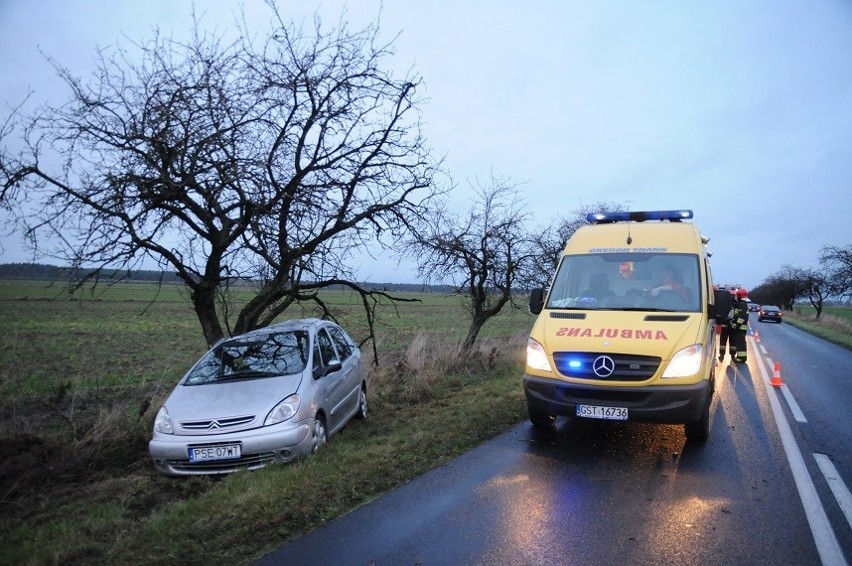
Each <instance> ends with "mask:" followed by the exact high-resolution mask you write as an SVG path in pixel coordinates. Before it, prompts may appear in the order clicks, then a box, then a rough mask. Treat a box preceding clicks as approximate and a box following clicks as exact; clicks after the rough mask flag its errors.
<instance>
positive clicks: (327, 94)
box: [0, 4, 438, 347]
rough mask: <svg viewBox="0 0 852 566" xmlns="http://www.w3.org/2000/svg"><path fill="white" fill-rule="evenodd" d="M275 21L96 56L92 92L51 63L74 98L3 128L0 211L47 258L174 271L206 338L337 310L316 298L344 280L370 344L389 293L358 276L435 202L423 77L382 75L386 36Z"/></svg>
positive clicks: (277, 17)
mask: <svg viewBox="0 0 852 566" xmlns="http://www.w3.org/2000/svg"><path fill="white" fill-rule="evenodd" d="M270 10H271V16H272V17H271V22H272V24H271V27H270V30H269V33H268V35H266V36H265V39H261V40H257V39H254V38H256V37H257V36H256V35H255V34H254V33H252V32H250V31H249V30H248V29H245V24H244V23H240V22H237V24H236V25H237V27H238V28H239V31H240V37H241V39H239V40H237V41H235V42H232V43H226V42H225V41H224V40H223V38H222V36H221V35H213V34H209V33H204V32H202V31H200V25H199V21H198V20H196V22H195V26H194V33H193V36H192V38H191V39H190V40H188V41H185V42H180V41H176V40H173V39H170V38H165V37H162V36H161V35H159V34H158V33H155V34H154V37H153V39H151V40H150V41H148V42H145V43H142V44H139V45H136V46H135V47H136V51H138V54H139V57H138V60H137V58H135V56H134V58H131V57H130V55H129V54H128V52H127V51H124V50H121V49H114V50H111V51H108V50H101V51H99V53H98V54H97V57H96V63H97V71H96V72H95V74H94V76H92V77H91V80H90V81H89V82H88V83H84V82H83V81H82V80H80V79H78V78H76V77H75V76H74V75H73V74H72V72H71V70H69V69H67V68H65V67H63V66H61V65H60V64H59V63H57V62H56V61H54V60H51V63H52V64H53V65H54V67H55V69H56V70H57V72H58V74H59V76H60V77H61V78H63V79H64V81H65V83H66V84H67V86H68V87H69V89H70V99H69V100H68V101H67V102H66V103H64V104H62V105H59V106H43V107H41V108H40V109H38V110H37V111H35V112H34V113H32V114H31V115H28V116H24V115H21V114H19V113H17V111H13V114H12V116H11V118H10V119H8V120H6V121H5V122H3V121H0V123H3V124H4V126H3V127H2V128H0V136H2V137H0V188H1V189H2V194H0V199H2V202H3V203H4V205H5V206H9V207H12V208H14V207H15V206H20V207H21V208H20V209H21V210H23V209H24V208H25V207H24V204H26V210H28V211H29V213H28V214H26V215H25V216H24V217H23V218H22V221H23V224H22V226H23V229H24V230H25V232H26V234H27V236H28V237H29V238H30V239H31V241H32V242H33V244H34V245H36V246H39V245H41V246H42V247H44V244H43V242H48V241H54V242H58V244H57V245H56V246H55V249H51V250H50V252H49V253H50V256H51V257H54V258H56V259H61V260H63V261H67V262H70V263H71V264H72V265H73V266H83V265H88V266H96V267H98V268H99V269H106V268H111V269H115V268H119V269H125V268H127V269H130V268H132V267H138V266H140V265H142V264H143V263H144V264H147V265H150V264H151V262H154V264H155V265H157V266H158V267H160V268H162V269H165V270H175V271H176V272H177V274H178V276H179V277H180V278H181V279H182V280H183V282H184V283H185V284H186V285H187V287H188V288H189V290H190V297H191V302H192V305H193V307H194V309H195V312H196V314H197V316H198V319H199V321H200V323H201V326H202V328H203V331H204V335H205V337H206V339H207V341H208V342H210V343H213V342H215V341H216V340H217V339H219V338H221V337H222V336H223V335H225V332H226V330H227V331H228V332H231V333H240V332H244V331H247V330H249V329H252V328H255V327H259V326H264V325H267V324H269V323H270V322H272V321H273V320H274V319H275V318H276V317H278V316H279V315H281V314H282V313H283V312H284V311H285V310H286V309H287V308H289V307H290V306H291V305H293V304H294V303H297V302H306V301H307V302H313V303H315V304H316V305H317V306H318V307H319V308H320V309H321V311H322V312H323V314H324V315H330V314H331V313H330V310H329V308H328V305H326V304H325V303H324V302H323V300H322V299H321V296H320V295H319V294H318V292H319V291H320V290H322V289H325V288H328V287H329V286H332V285H343V286H346V287H349V288H351V289H354V290H355V291H357V292H358V293H359V294H360V296H361V299H362V302H363V305H364V308H365V310H366V312H367V315H368V322H369V327H370V335H371V336H372V334H373V314H374V307H375V304H376V300H377V299H378V296H379V295H386V294H385V293H384V292H375V291H371V290H369V289H366V288H364V287H362V286H361V285H359V284H358V283H356V282H355V281H354V279H353V274H352V271H351V270H350V269H349V268H348V267H347V266H348V265H350V263H351V262H350V260H351V258H352V254H353V253H355V252H357V251H359V250H365V249H366V248H367V247H368V246H370V245H375V244H376V243H379V244H382V243H384V242H388V241H391V240H395V239H396V238H400V237H402V236H403V235H404V234H405V233H406V231H407V230H408V228H409V227H410V225H411V224H412V222H414V221H416V219H417V218H418V217H419V216H420V215H421V214H423V213H424V206H425V205H426V204H427V203H428V200H429V199H430V198H431V197H432V196H434V193H435V191H434V189H433V187H432V177H433V175H434V174H435V172H436V170H437V167H438V164H436V163H434V162H433V161H432V160H431V159H430V155H429V152H428V150H427V147H426V145H425V141H424V139H423V137H422V135H421V131H420V121H419V112H418V108H419V105H420V103H421V101H420V100H419V99H418V98H417V96H416V89H417V86H418V84H419V79H418V78H417V77H415V76H406V77H404V78H402V79H401V80H400V79H395V78H394V77H393V76H392V75H391V73H389V72H387V71H384V70H382V63H383V61H384V60H385V59H386V58H387V57H388V56H389V55H391V54H392V53H393V51H392V48H391V46H392V44H379V43H378V28H377V25H376V24H371V25H369V26H367V27H366V28H365V29H363V30H360V31H355V32H351V31H349V30H348V29H347V26H346V24H345V22H343V21H341V22H340V23H339V25H338V27H337V28H335V29H332V30H331V31H330V32H325V31H324V29H323V27H322V25H321V22H320V21H319V19H318V18H317V19H315V21H314V25H313V27H310V26H308V28H303V27H297V26H295V25H294V24H292V23H288V22H286V21H284V20H283V18H282V16H281V14H280V13H279V12H278V10H277V9H276V8H275V6H274V5H272V4H270ZM13 133H15V134H16V135H17V134H19V135H20V139H15V140H12V139H11V137H12V134H13ZM13 141H14V144H13V143H12V142H13ZM13 145H17V147H18V150H16V151H12V150H9V149H7V148H8V147H11V146H13ZM21 148H22V149H21ZM85 273H88V274H89V275H90V276H92V275H97V273H98V271H97V270H95V271H87V272H85ZM245 281H251V282H252V283H253V285H254V287H253V290H254V293H253V295H252V296H251V298H250V299H249V300H248V301H247V302H245V303H237V302H235V301H234V299H233V296H232V294H231V292H230V291H231V290H232V289H233V286H234V284H235V283H237V282H245ZM80 283H82V281H78V284H80ZM374 344H375V341H374ZM374 347H375V346H374Z"/></svg>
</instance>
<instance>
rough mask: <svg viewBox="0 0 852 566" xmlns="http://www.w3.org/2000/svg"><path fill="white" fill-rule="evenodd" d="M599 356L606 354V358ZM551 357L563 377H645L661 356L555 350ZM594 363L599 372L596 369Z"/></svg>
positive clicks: (630, 378) (652, 370)
mask: <svg viewBox="0 0 852 566" xmlns="http://www.w3.org/2000/svg"><path fill="white" fill-rule="evenodd" d="M602 358H608V360H606V359H602ZM553 361H554V362H555V363H556V369H557V370H558V371H559V373H561V374H562V375H564V376H565V377H575V378H579V379H603V380H607V381H645V380H646V379H650V378H651V377H652V376H653V375H654V374H655V373H656V372H657V368H659V367H660V362H661V361H662V359H661V358H659V357H656V356H635V355H628V354H603V353H600V352H554V354H553ZM610 361H611V363H610ZM596 362H597V363H596ZM596 367H597V368H598V373H595V368H596ZM608 368H613V369H612V373H611V374H609V375H607V374H606V373H607V369H608Z"/></svg>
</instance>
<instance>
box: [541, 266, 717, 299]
mask: <svg viewBox="0 0 852 566" xmlns="http://www.w3.org/2000/svg"><path fill="white" fill-rule="evenodd" d="M700 281H701V274H700V271H699V262H698V256H696V255H694V254H672V253H629V252H618V253H600V254H595V253H592V254H583V255H568V256H564V257H563V258H562V262H561V263H560V265H559V270H558V271H557V273H556V277H554V279H553V284H552V285H551V289H550V294H549V295H548V299H547V308H550V309H582V310H643V311H692V312H698V311H700V310H701V304H702V303H701V285H700Z"/></svg>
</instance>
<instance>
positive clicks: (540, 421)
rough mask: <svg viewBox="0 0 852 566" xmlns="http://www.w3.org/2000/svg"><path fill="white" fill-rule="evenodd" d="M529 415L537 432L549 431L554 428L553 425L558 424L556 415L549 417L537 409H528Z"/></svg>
mask: <svg viewBox="0 0 852 566" xmlns="http://www.w3.org/2000/svg"><path fill="white" fill-rule="evenodd" d="M527 414H529V417H530V422H531V423H532V425H533V427H534V428H536V429H537V430H549V429H550V428H552V427H553V423H554V422H556V415H549V414H547V413H545V412H542V411H537V410H535V409H530V408H527Z"/></svg>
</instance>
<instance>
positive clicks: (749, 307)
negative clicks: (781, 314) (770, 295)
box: [748, 303, 760, 312]
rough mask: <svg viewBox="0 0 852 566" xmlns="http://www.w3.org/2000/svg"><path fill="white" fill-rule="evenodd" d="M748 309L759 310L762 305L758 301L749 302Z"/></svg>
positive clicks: (751, 310)
mask: <svg viewBox="0 0 852 566" xmlns="http://www.w3.org/2000/svg"><path fill="white" fill-rule="evenodd" d="M748 310H749V312H758V311H759V310H760V305H758V304H757V303H749V304H748Z"/></svg>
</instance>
